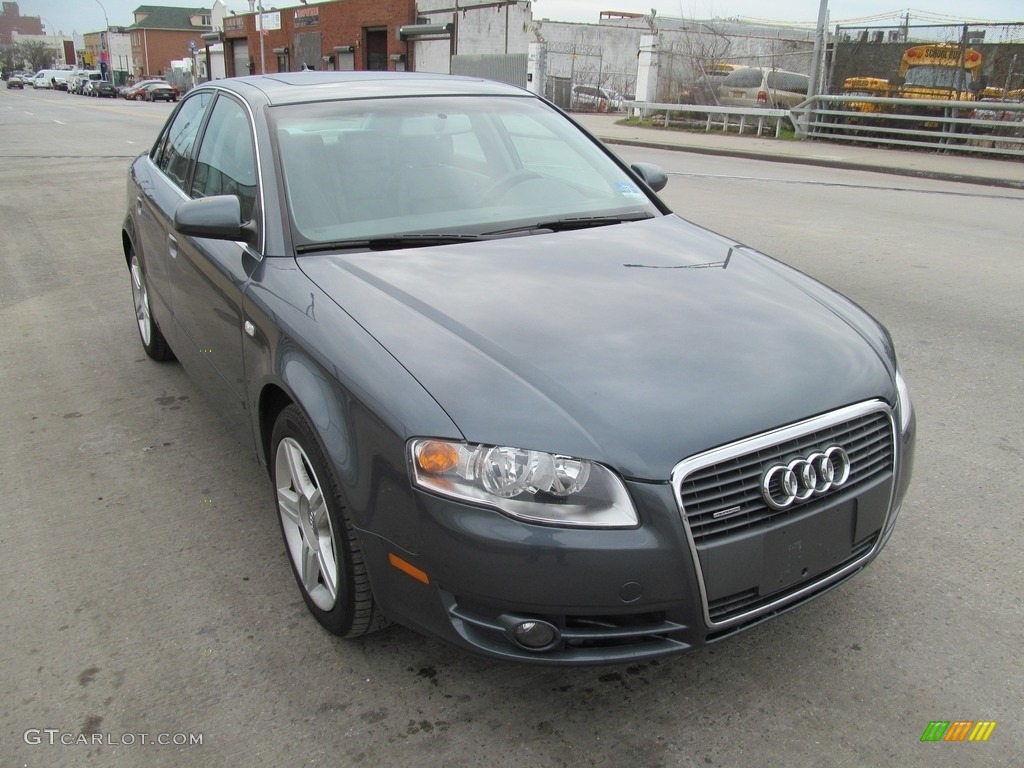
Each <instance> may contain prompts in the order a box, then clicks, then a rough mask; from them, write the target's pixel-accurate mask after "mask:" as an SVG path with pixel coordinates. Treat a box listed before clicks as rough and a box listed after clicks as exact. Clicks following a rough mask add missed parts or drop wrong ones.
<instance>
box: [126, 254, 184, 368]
mask: <svg viewBox="0 0 1024 768" xmlns="http://www.w3.org/2000/svg"><path fill="white" fill-rule="evenodd" d="M128 273H129V277H130V278H131V283H132V300H133V304H134V305H135V324H136V326H137V328H138V331H139V341H141V342H142V348H143V349H144V350H146V354H147V355H149V357H151V358H152V359H153V360H157V361H159V362H163V361H164V360H173V359H174V353H173V352H172V351H171V347H170V345H169V344H168V343H167V340H166V339H165V338H164V335H163V333H161V331H160V326H159V325H157V323H156V320H154V319H153V312H152V311H151V309H150V306H149V288H148V287H147V285H146V272H145V270H144V269H143V268H142V262H140V261H139V259H138V257H137V256H136V255H135V251H132V252H131V253H130V254H129V255H128Z"/></svg>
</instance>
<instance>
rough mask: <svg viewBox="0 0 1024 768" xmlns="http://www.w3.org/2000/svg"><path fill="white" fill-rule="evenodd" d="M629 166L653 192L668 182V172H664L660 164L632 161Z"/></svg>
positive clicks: (659, 189)
mask: <svg viewBox="0 0 1024 768" xmlns="http://www.w3.org/2000/svg"><path fill="white" fill-rule="evenodd" d="M629 167H630V168H632V169H633V173H635V174H636V175H637V176H639V177H640V178H641V179H643V180H644V183H645V184H646V185H647V186H648V187H650V188H651V189H653V190H654V191H655V192H659V191H661V190H662V189H664V188H665V185H666V184H668V174H667V173H665V171H664V170H663V169H662V167H661V166H660V165H655V164H654V163H633V164H632V165H631V166H629Z"/></svg>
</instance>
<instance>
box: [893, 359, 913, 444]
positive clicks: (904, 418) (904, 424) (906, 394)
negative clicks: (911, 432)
mask: <svg viewBox="0 0 1024 768" xmlns="http://www.w3.org/2000/svg"><path fill="white" fill-rule="evenodd" d="M896 399H897V401H898V403H899V409H900V433H901V434H902V433H903V432H906V431H907V428H908V427H909V426H910V416H911V414H912V413H913V412H914V411H913V408H914V406H913V404H912V403H911V402H910V390H909V389H907V382H906V381H904V380H903V374H902V373H900V369H899V368H897V369H896Z"/></svg>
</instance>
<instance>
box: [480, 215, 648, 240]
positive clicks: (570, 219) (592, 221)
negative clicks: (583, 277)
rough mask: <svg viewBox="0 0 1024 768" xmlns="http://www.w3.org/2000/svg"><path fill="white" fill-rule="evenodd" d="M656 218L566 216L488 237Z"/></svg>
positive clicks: (499, 231)
mask: <svg viewBox="0 0 1024 768" xmlns="http://www.w3.org/2000/svg"><path fill="white" fill-rule="evenodd" d="M653 218H654V217H653V216H652V215H651V214H649V213H646V212H644V211H639V212H637V213H623V214H620V215H618V216H566V217H563V218H560V219H545V220H544V221H538V222H536V223H530V224H524V225H521V226H517V227H510V228H509V229H499V230H495V231H494V232H488V233H487V234H488V235H507V234H509V233H511V232H524V231H532V230H541V229H543V230H547V231H549V232H565V231H567V230H570V229H590V228H591V227H607V226H611V225H612V224H622V223H623V222H626V221H643V220H644V219H653Z"/></svg>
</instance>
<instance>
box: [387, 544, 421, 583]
mask: <svg viewBox="0 0 1024 768" xmlns="http://www.w3.org/2000/svg"><path fill="white" fill-rule="evenodd" d="M388 562H389V563H391V564H392V565H393V566H395V568H397V569H398V570H400V571H402V573H405V574H407V575H409V576H412V577H413V578H414V579H416V581H422V582H423V583H424V584H429V583H430V577H429V576H427V574H426V573H424V572H423V571H421V570H420V569H419V568H417V567H416V566H415V565H413V564H412V563H407V562H406V561H405V560H403V559H402V558H400V557H399V556H398V555H395V554H392V553H390V552H389V553H388Z"/></svg>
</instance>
